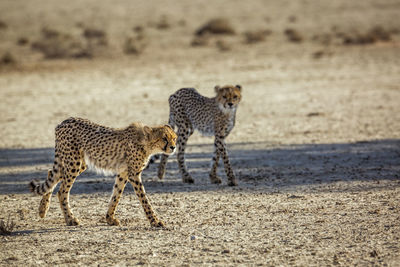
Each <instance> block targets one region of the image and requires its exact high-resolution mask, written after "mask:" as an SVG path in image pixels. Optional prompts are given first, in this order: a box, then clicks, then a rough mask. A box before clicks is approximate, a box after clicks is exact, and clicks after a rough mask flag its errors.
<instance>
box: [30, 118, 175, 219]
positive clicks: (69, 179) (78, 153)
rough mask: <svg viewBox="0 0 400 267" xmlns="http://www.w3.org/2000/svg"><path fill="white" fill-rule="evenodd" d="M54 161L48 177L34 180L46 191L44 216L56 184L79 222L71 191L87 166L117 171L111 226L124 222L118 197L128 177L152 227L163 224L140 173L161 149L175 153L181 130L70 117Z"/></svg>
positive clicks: (34, 186) (59, 130)
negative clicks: (106, 124) (117, 213)
mask: <svg viewBox="0 0 400 267" xmlns="http://www.w3.org/2000/svg"><path fill="white" fill-rule="evenodd" d="M55 135H56V144H55V159H54V165H53V168H52V169H51V170H49V171H48V176H47V179H46V181H45V182H43V183H41V184H38V183H37V182H35V181H32V182H31V183H30V189H31V191H32V192H34V193H36V194H38V195H42V196H43V197H42V200H41V201H40V206H39V216H40V217H42V218H44V217H45V216H46V213H47V211H48V209H49V204H50V198H51V195H52V192H53V190H54V187H55V186H56V185H57V184H58V183H59V182H61V186H60V189H59V191H58V199H59V201H60V207H61V210H62V211H63V213H64V218H65V222H66V224H67V225H78V224H79V220H78V219H77V218H75V217H74V215H73V213H72V211H71V209H70V206H69V192H70V190H71V187H72V185H73V183H74V181H75V179H76V177H77V176H78V175H79V174H81V173H82V172H84V171H85V170H86V168H87V165H89V166H90V165H92V166H94V167H95V168H97V169H101V170H105V171H111V172H114V173H117V176H116V178H115V184H114V189H113V193H112V197H111V199H110V202H109V206H108V211H107V214H106V220H107V223H108V224H109V225H119V224H120V222H119V220H118V219H116V218H115V217H114V214H115V210H116V208H117V205H118V202H119V199H120V197H121V195H122V192H123V191H124V188H125V185H126V183H127V182H128V181H129V182H130V183H131V184H132V186H133V188H134V189H135V192H136V195H137V196H138V198H139V200H140V202H141V204H142V207H143V209H144V212H145V214H146V217H147V219H148V220H149V221H150V224H151V225H152V226H156V227H160V226H161V227H162V226H164V222H163V221H161V220H160V219H158V218H157V215H156V214H155V212H154V211H153V208H152V207H151V205H150V202H149V200H148V198H147V196H146V193H145V190H144V187H143V184H142V180H141V173H142V171H143V169H144V168H145V167H146V164H147V161H148V160H149V158H150V157H151V156H152V155H154V154H158V153H164V154H166V155H170V154H172V153H173V152H174V151H175V147H176V139H177V135H176V133H175V132H174V131H173V129H172V128H171V127H170V126H169V125H164V126H158V127H148V126H144V125H142V124H140V123H132V124H131V125H129V126H128V127H126V128H124V129H113V128H109V127H104V126H101V125H98V124H96V123H93V122H91V121H89V120H85V119H80V118H69V119H67V120H65V121H63V122H62V123H60V124H59V125H58V126H57V127H56V130H55Z"/></svg>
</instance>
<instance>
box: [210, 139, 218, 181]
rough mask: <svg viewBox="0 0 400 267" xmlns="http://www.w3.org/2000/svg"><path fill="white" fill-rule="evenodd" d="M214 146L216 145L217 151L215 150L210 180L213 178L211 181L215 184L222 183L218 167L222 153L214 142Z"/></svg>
mask: <svg viewBox="0 0 400 267" xmlns="http://www.w3.org/2000/svg"><path fill="white" fill-rule="evenodd" d="M214 147H215V151H214V156H213V158H212V161H211V172H210V180H211V183H213V184H220V183H221V179H220V178H219V177H218V176H217V168H218V161H219V157H220V154H219V151H218V148H217V146H216V144H214Z"/></svg>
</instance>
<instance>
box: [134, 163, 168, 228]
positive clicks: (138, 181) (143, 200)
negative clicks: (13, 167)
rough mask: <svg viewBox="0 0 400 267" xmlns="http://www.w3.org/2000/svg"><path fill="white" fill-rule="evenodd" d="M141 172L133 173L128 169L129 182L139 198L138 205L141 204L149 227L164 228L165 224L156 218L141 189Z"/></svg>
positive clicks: (142, 188)
mask: <svg viewBox="0 0 400 267" xmlns="http://www.w3.org/2000/svg"><path fill="white" fill-rule="evenodd" d="M141 174H142V171H139V172H135V170H134V169H132V168H130V169H129V182H130V183H131V184H132V186H133V188H134V189H135V193H136V195H137V197H138V198H139V201H140V203H141V204H142V207H143V210H144V213H145V214H146V217H147V219H148V220H149V222H150V224H151V226H154V227H164V226H165V223H164V222H163V221H162V220H160V219H158V218H157V215H156V213H155V212H154V210H153V208H152V206H151V204H150V201H149V199H148V198H147V196H146V192H145V190H144V187H143V183H142V178H141Z"/></svg>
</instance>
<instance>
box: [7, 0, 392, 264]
mask: <svg viewBox="0 0 400 267" xmlns="http://www.w3.org/2000/svg"><path fill="white" fill-rule="evenodd" d="M399 11H400V2H399V1H397V0H396V1H395V0H382V1H373V0H365V1H347V0H337V1H329V0H323V1H311V0H302V1H289V0H285V1H278V0H276V1H261V0H260V1H256V0H254V1H253V0H252V1H228V0H220V1H200V0H196V1H183V0H182V1H168V3H167V2H166V1H161V0H159V1H128V0H119V1H105V0H100V1H98V0H87V1H84V2H82V1H78V0H71V1H69V3H68V4H64V3H63V4H61V3H60V2H59V1H53V0H42V1H22V0H2V1H0V99H1V102H0V103H1V104H0V221H3V222H6V223H7V220H8V219H9V218H10V220H11V221H13V222H14V223H15V227H14V228H13V229H12V232H11V233H10V234H7V233H4V231H3V232H2V234H1V235H0V266H22V265H24V266H38V265H40V266H54V265H61V266H75V265H81V266H95V265H96V266H132V265H162V266H171V265H179V266H182V265H188V266H192V265H208V266H214V265H216V266H237V265H239V266H255V265H262V266H264V265H265V266H333V265H339V266H355V265H357V266H400V177H399V176H400V104H399V103H400V20H399V19H398V17H399ZM215 18H224V19H225V20H224V21H223V23H222V26H221V25H220V29H219V31H220V33H219V34H215V31H216V30H215V28H214V29H213V28H212V27H209V28H205V30H204V29H203V31H200V33H202V34H200V33H199V34H198V35H195V33H196V31H197V30H198V29H199V27H201V26H202V25H204V24H205V23H206V22H208V21H210V20H212V19H215ZM224 23H225V24H224ZM221 28H222V30H221ZM207 30H208V32H207ZM213 31H214V33H213ZM221 31H222V33H221ZM204 32H205V33H204ZM224 32H225V33H224ZM232 32H234V33H233V34H232ZM216 84H219V85H224V84H241V85H242V86H243V100H242V103H241V104H240V106H239V109H238V112H237V120H236V126H235V128H234V130H233V131H232V133H231V135H230V136H229V138H228V139H227V143H228V148H229V153H230V159H231V163H232V165H233V168H234V171H235V173H236V176H237V178H238V180H239V185H238V186H236V187H228V186H226V184H227V179H226V176H225V173H224V171H223V168H222V166H220V168H219V175H220V177H221V178H222V180H223V183H222V184H221V185H214V184H210V182H209V178H208V172H209V170H210V169H209V168H210V163H209V162H210V160H211V157H212V149H213V146H212V143H213V139H212V138H211V137H202V136H200V135H199V134H197V133H196V134H194V135H193V136H192V137H191V139H190V140H189V147H188V149H187V163H188V167H189V170H190V172H191V173H192V176H193V177H194V179H195V184H192V185H188V184H183V183H182V182H181V178H180V176H179V172H178V169H177V163H176V160H175V157H172V158H171V160H170V162H169V164H168V168H167V173H166V177H165V179H164V180H163V181H159V180H158V179H156V172H157V164H153V165H151V167H150V168H149V169H147V170H146V171H145V172H144V174H143V181H144V186H145V188H146V191H147V193H148V195H149V197H150V198H151V202H152V204H153V207H154V208H155V209H156V211H157V213H158V214H159V216H160V217H161V218H162V219H163V220H165V221H166V223H167V227H166V228H165V229H155V228H151V227H150V226H149V223H148V222H147V220H146V217H145V215H144V213H143V211H142V208H141V206H140V204H139V202H138V200H137V198H136V196H135V194H134V193H133V190H132V188H131V187H130V186H129V185H128V186H127V188H126V190H125V192H124V194H123V196H122V199H121V201H120V204H119V206H118V209H117V217H118V218H119V219H120V220H121V222H122V225H121V226H119V227H110V226H108V225H107V224H106V222H105V213H106V210H107V203H108V200H109V198H110V195H111V191H112V186H113V179H114V178H113V177H109V176H104V175H99V174H96V173H94V172H89V171H87V172H85V173H83V174H82V175H81V176H80V177H78V179H77V181H76V183H75V184H74V187H73V189H72V191H71V206H72V208H73V210H74V213H75V215H76V216H77V217H78V218H79V219H80V221H81V225H80V226H76V227H67V226H65V223H64V219H63V216H62V214H61V210H60V208H59V204H58V200H57V197H54V196H53V201H52V202H51V205H50V210H49V212H48V215H47V217H46V218H44V219H41V218H39V216H38V206H39V201H40V197H38V196H33V195H32V194H31V193H30V192H29V190H28V187H27V184H28V183H29V181H30V180H32V179H40V180H44V179H45V178H46V175H47V170H48V169H49V168H51V164H52V162H53V156H54V128H55V126H56V125H57V124H58V123H59V122H61V121H62V120H64V119H65V118H68V117H70V116H79V117H83V118H88V119H91V120H92V121H95V122H97V123H100V124H103V125H108V126H112V127H124V126H127V125H128V124H129V123H131V122H133V121H141V122H144V123H146V124H149V125H156V124H161V123H165V122H167V120H168V103H167V99H168V96H169V95H170V94H172V93H173V92H175V91H176V90H177V89H179V88H181V87H195V88H197V89H198V90H199V91H200V92H201V93H203V94H204V95H207V96H213V94H214V91H213V88H214V86H215V85H216ZM221 164H222V163H221ZM56 191H57V189H56V190H55V192H56Z"/></svg>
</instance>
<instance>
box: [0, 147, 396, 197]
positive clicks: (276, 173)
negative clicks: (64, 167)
mask: <svg viewBox="0 0 400 267" xmlns="http://www.w3.org/2000/svg"><path fill="white" fill-rule="evenodd" d="M229 151H230V158H231V162H232V166H233V168H234V171H235V173H236V176H237V178H238V180H239V186H238V187H235V188H230V189H229V190H233V191H241V190H247V189H254V190H264V191H267V192H279V191H282V190H283V191H285V190H289V191H290V190H293V191H295V190H296V188H298V187H302V188H304V187H308V188H313V187H315V186H320V185H324V186H327V185H329V184H331V183H336V184H337V183H343V186H341V187H340V186H339V187H337V186H336V188H341V189H340V190H346V183H347V184H350V182H369V183H368V185H364V187H363V186H358V187H357V188H355V187H348V188H347V189H348V190H369V189H371V187H377V188H378V187H382V186H384V184H382V183H381V181H383V180H385V181H391V186H393V184H394V185H395V186H400V140H397V139H387V140H377V141H363V142H356V143H346V144H305V145H285V146H277V145H273V144H269V143H267V142H260V143H233V144H230V145H229ZM53 156H54V149H53V148H37V149H1V150H0V194H15V193H28V188H27V184H28V182H29V181H30V180H32V179H39V180H44V178H45V177H46V174H47V169H49V168H50V167H51V163H52V162H53ZM211 157H212V145H191V146H189V147H188V153H187V165H188V168H189V171H190V172H191V174H192V176H193V177H194V179H195V181H196V182H195V184H193V185H187V184H183V183H182V182H181V179H180V175H179V172H178V169H177V168H178V167H177V163H176V157H175V156H172V157H171V158H170V161H169V163H168V166H167V174H166V178H165V180H164V181H159V180H158V179H156V178H155V177H156V172H157V167H158V163H155V164H152V165H151V166H150V168H149V169H147V170H145V171H144V173H143V176H142V177H143V180H144V183H145V188H146V190H147V191H149V192H181V191H182V192H186V191H188V192H190V191H204V190H210V191H212V190H215V191H217V190H221V189H225V188H229V187H227V186H225V185H224V184H226V182H227V181H226V176H225V174H224V171H223V167H222V162H220V167H219V171H218V173H219V176H220V177H221V178H222V180H223V184H222V185H213V184H210V182H209V179H208V172H209V169H210V160H211ZM113 182H114V178H113V177H107V176H104V175H99V174H96V173H94V172H90V171H86V172H85V173H83V174H82V175H81V176H79V177H78V179H77V181H76V182H75V184H74V188H73V189H72V191H71V193H72V194H82V193H101V192H107V193H111V190H112V185H113ZM328 187H329V186H328ZM326 189H327V188H326ZM126 190H127V191H132V189H131V187H130V186H128V187H127V189H126ZM327 190H329V189H327ZM336 190H337V189H336Z"/></svg>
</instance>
